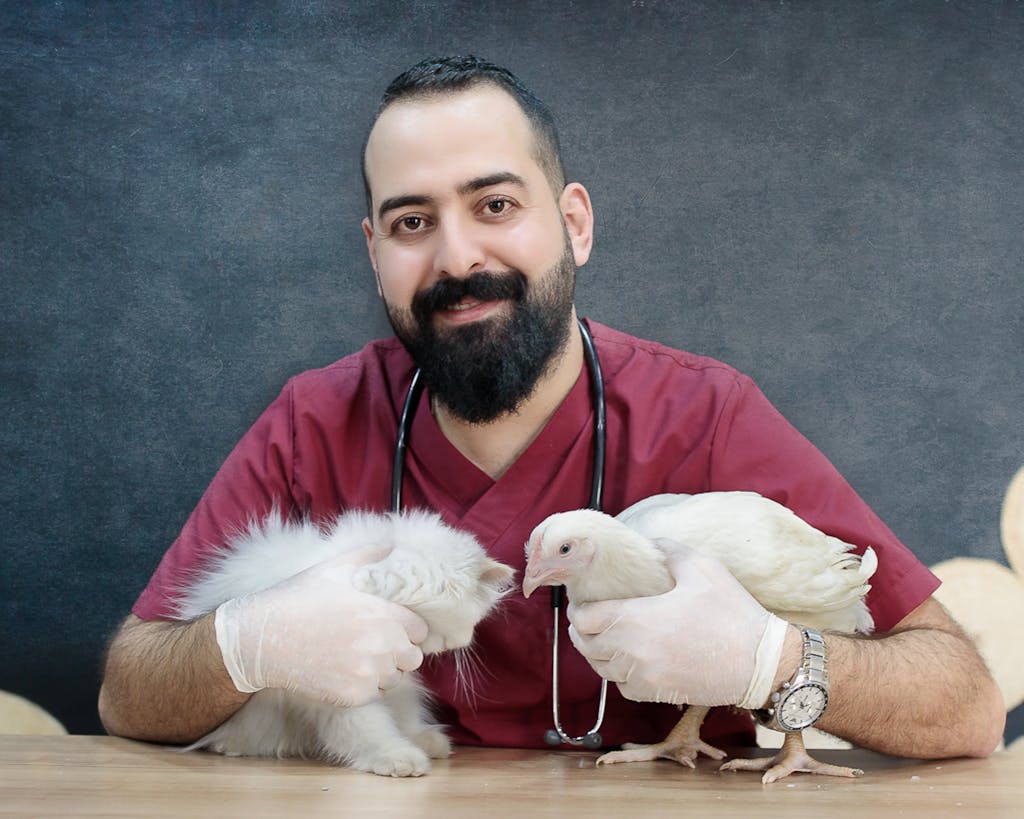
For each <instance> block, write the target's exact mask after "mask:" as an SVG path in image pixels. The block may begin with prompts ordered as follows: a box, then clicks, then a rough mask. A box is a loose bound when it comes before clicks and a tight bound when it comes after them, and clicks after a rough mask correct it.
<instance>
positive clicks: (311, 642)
mask: <svg viewBox="0 0 1024 819" xmlns="http://www.w3.org/2000/svg"><path fill="white" fill-rule="evenodd" d="M383 556H384V553H383V552H382V550H381V549H380V548H378V547H372V548H369V549H365V550H361V551H359V552H355V553H353V554H350V555H345V556H343V557H340V558H337V559H333V560H327V561H324V562H323V563H319V564H317V565H316V566H312V567H311V568H309V569H307V570H306V571H304V572H300V573H299V574H297V575H295V576H293V577H290V578H288V579H287V580H284V581H282V582H280V583H278V584H277V585H276V586H272V587H270V588H268V589H264V590H263V591H259V592H255V593H253V594H248V595H245V596H244V597H239V598H235V599H233V600H228V601H227V602H226V603H223V604H222V605H221V606H219V607H218V608H217V612H216V615H215V617H214V625H215V626H216V631H217V644H218V645H219V646H220V650H221V655H222V656H223V658H224V665H225V667H226V668H227V670H228V673H229V674H230V675H231V680H232V682H234V684H235V688H237V689H238V690H239V691H243V692H254V691H259V690H261V689H264V688H286V689H288V690H289V691H296V692H299V693H301V694H305V695H307V696H309V697H313V698H315V699H319V700H323V701H324V702H329V703H331V704H333V705H340V706H354V705H362V704H365V703H367V702H371V701H373V700H375V699H377V698H378V697H379V696H380V694H381V692H382V691H386V690H388V689H389V688H393V687H394V686H395V685H397V684H398V682H399V681H400V680H401V679H402V674H403V673H404V672H406V671H412V670H414V669H416V668H418V667H419V665H420V663H421V662H423V653H422V652H421V651H420V649H419V647H418V645H417V644H418V643H421V642H423V640H424V639H426V636H427V624H426V623H425V622H424V621H423V619H422V618H421V617H419V616H418V615H416V614H413V613H412V612H411V611H409V609H407V608H405V607H404V606H399V605H397V604H395V603H392V602H390V601H388V600H383V599H381V598H379V597H376V596H374V595H372V594H365V593H364V592H361V591H358V590H356V588H355V587H354V586H353V583H352V576H353V574H354V573H355V572H356V570H357V569H359V567H360V566H363V565H366V564H367V563H372V562H374V561H376V560H379V559H380V558H381V557H383Z"/></svg>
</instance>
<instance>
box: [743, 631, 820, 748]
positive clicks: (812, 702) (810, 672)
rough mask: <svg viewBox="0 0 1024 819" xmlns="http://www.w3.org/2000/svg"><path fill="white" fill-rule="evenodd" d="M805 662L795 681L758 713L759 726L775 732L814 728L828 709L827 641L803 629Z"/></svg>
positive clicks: (779, 691) (792, 680) (787, 684)
mask: <svg viewBox="0 0 1024 819" xmlns="http://www.w3.org/2000/svg"><path fill="white" fill-rule="evenodd" d="M800 631H801V632H802V633H803V641H804V658H803V662H802V663H801V664H800V668H798V669H797V672H796V674H794V675H793V679H791V680H789V681H788V682H784V683H783V684H782V686H781V687H780V688H779V690H778V691H776V692H775V693H774V694H772V701H771V705H769V706H768V707H767V708H761V709H759V710H757V711H755V712H754V716H755V717H756V718H757V720H758V722H760V723H761V724H762V725H764V726H765V727H766V728H771V729H772V730H773V731H802V730H803V729H804V728H810V727H811V726H812V725H814V723H815V722H817V721H818V719H819V718H820V717H821V715H822V714H824V713H825V709H826V708H827V707H828V659H827V658H826V656H825V641H824V640H823V639H822V638H821V635H820V634H819V633H818V632H816V631H814V630H813V629H809V628H804V627H801V628H800Z"/></svg>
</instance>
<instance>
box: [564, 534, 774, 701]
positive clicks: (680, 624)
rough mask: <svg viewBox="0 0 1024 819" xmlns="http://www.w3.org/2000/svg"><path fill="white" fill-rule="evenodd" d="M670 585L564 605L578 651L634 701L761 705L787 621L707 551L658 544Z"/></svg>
mask: <svg viewBox="0 0 1024 819" xmlns="http://www.w3.org/2000/svg"><path fill="white" fill-rule="evenodd" d="M658 545H659V547H661V548H662V549H663V550H664V551H665V552H666V555H667V557H668V562H667V565H668V568H669V571H670V572H671V573H672V576H673V577H674V578H675V580H676V585H675V588H673V589H671V590H670V591H668V592H666V593H665V594H662V595H658V596H655V597H637V598H632V599H626V600H604V601H600V602H594V603H583V604H580V605H574V604H570V605H569V607H568V609H567V610H566V614H567V616H568V618H569V622H570V624H571V625H570V627H569V636H570V638H571V639H572V642H573V645H575V646H576V648H577V650H579V652H580V653H581V654H582V655H583V656H584V657H586V659H587V661H588V662H589V663H590V665H591V666H592V667H593V669H594V670H595V671H596V672H597V673H598V674H600V675H601V676H602V677H604V678H605V679H607V680H609V681H611V682H614V683H617V684H618V686H619V690H620V691H621V692H622V695H623V696H624V697H626V698H627V699H631V700H636V701H638V702H668V703H674V704H676V705H683V704H696V705H708V706H715V705H739V706H740V707H741V708H748V709H749V708H761V707H762V706H763V705H764V704H765V702H766V701H767V699H768V697H769V696H770V694H771V685H772V682H773V681H774V678H775V672H776V671H777V670H778V666H779V660H780V658H781V656H782V644H783V642H784V640H785V637H786V630H787V628H788V626H789V624H788V623H786V621H784V620H781V619H779V618H778V617H776V616H775V615H774V614H771V613H770V612H768V611H767V610H766V609H765V608H764V607H763V606H762V605H761V604H760V603H758V602H757V601H756V600H755V599H754V598H753V597H751V596H750V594H749V593H748V592H747V590H746V589H744V588H743V587H742V586H741V585H740V584H739V582H738V581H737V580H736V578H734V577H733V576H732V574H730V573H729V571H728V570H727V569H726V568H725V567H724V566H723V565H722V564H721V563H720V562H719V561H718V560H715V559H714V558H712V557H708V556H706V555H702V554H700V553H699V552H695V551H693V550H692V549H690V548H688V547H686V546H683V545H682V544H679V543H675V542H674V541H669V540H659V541H658Z"/></svg>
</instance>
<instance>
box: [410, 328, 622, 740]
mask: <svg viewBox="0 0 1024 819" xmlns="http://www.w3.org/2000/svg"><path fill="white" fill-rule="evenodd" d="M576 323H577V325H578V326H579V329H580V336H581V338H582V340H583V356H584V358H585V360H586V362H587V370H588V371H589V372H590V385H591V400H592V401H593V405H594V464H593V470H592V472H591V477H590V504H589V506H590V508H591V509H598V510H600V509H601V495H602V492H603V490H604V460H605V435H606V433H605V430H606V425H605V402H604V377H603V376H602V374H601V362H600V361H599V360H598V357H597V348H596V347H594V339H593V338H592V337H591V335H590V331H589V330H588V329H587V326H586V325H585V324H584V323H583V322H582V321H580V319H578V318H577V319H576ZM423 387H424V383H423V376H422V373H421V372H420V370H419V369H417V370H416V372H414V373H413V375H412V381H410V382H409V391H408V392H407V393H406V396H405V403H404V404H403V405H402V414H401V416H400V418H399V422H398V437H397V438H396V439H395V460H394V466H393V468H392V471H391V510H392V511H393V512H396V513H397V512H400V511H402V477H403V475H404V473H405V452H406V449H407V448H408V445H409V431H410V429H411V428H412V419H413V416H414V415H415V414H416V406H417V404H419V400H420V396H421V395H422V394H423ZM564 605H565V587H564V586H554V587H552V589H551V608H552V609H553V611H554V636H553V640H552V645H551V715H552V718H553V719H554V723H555V727H554V728H549V729H548V730H547V731H546V732H545V733H544V742H545V743H547V744H548V745H560V744H562V743H565V744H567V745H582V746H583V747H585V748H600V747H601V735H600V734H599V733H598V730H599V729H600V728H601V723H602V722H603V721H604V706H605V702H606V700H607V698H608V681H607V680H605V679H602V680H601V695H600V699H599V700H598V704H597V719H596V720H595V721H594V725H593V727H592V728H591V729H590V730H589V731H587V732H586V733H585V734H583V735H582V736H578V737H574V736H572V735H570V734H568V733H566V731H565V729H564V728H562V722H561V719H560V717H559V708H558V705H559V699H560V698H559V693H558V630H559V620H560V617H561V610H562V607H563V606H564Z"/></svg>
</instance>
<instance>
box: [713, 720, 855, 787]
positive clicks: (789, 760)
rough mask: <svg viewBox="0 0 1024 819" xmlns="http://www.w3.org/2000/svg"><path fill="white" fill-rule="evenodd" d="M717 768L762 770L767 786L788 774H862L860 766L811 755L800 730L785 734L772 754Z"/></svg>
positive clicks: (741, 760) (737, 760) (736, 760)
mask: <svg viewBox="0 0 1024 819" xmlns="http://www.w3.org/2000/svg"><path fill="white" fill-rule="evenodd" d="M719 770H721V771H764V772H765V773H764V776H762V777H761V782H762V783H764V784H765V785H767V784H768V783H769V782H775V781H776V780H778V779H782V778H783V777H786V776H789V775H790V774H791V773H795V772H797V771H799V772H800V773H811V774H824V775H826V776H862V775H863V773H864V771H862V770H861V769H860V768H844V767H842V766H841V765H829V764H828V763H825V762H818V760H816V759H814V758H812V757H811V755H810V754H808V753H807V749H806V748H805V747H804V737H803V734H802V733H801V732H800V731H794V732H793V733H787V734H786V735H785V738H784V739H783V741H782V748H781V749H780V750H779V752H778V753H777V754H776V755H775V756H773V757H768V758H764V759H732V760H730V761H729V762H726V763H725V764H724V765H723V766H722V767H721V768H719Z"/></svg>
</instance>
